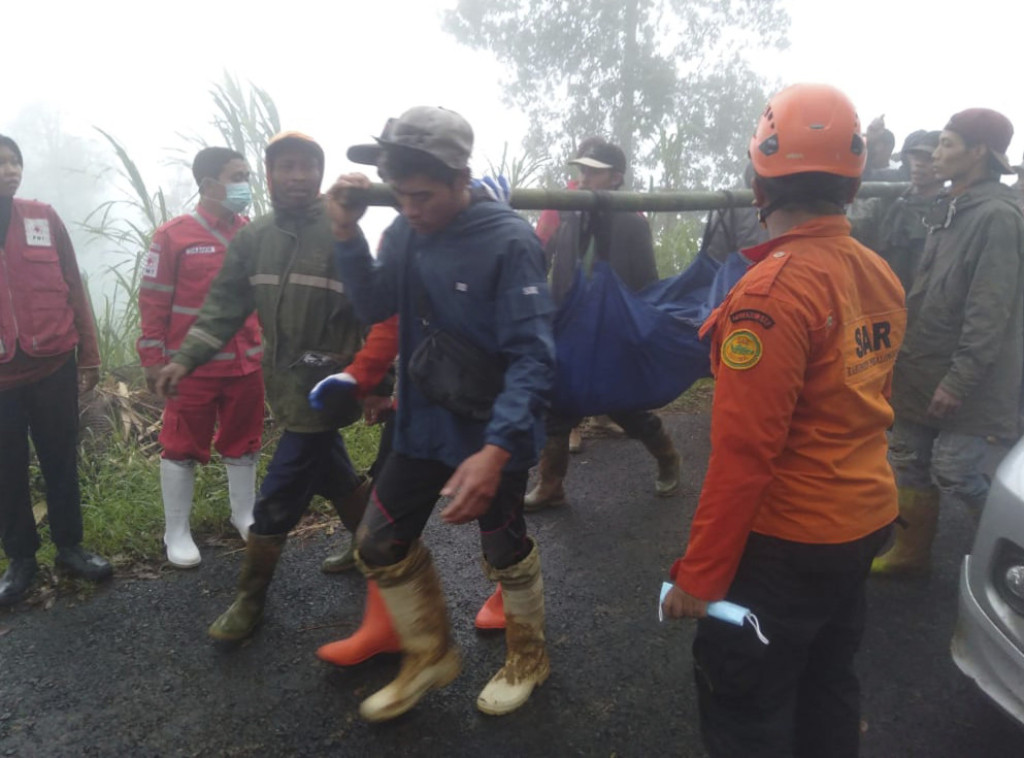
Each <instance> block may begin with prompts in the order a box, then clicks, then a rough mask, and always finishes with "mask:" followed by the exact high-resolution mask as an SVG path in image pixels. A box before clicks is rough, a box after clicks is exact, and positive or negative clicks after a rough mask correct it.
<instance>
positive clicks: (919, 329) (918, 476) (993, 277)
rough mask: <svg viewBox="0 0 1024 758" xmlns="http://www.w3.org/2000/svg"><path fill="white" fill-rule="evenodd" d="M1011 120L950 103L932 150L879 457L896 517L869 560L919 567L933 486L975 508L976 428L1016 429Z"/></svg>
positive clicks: (927, 542)
mask: <svg viewBox="0 0 1024 758" xmlns="http://www.w3.org/2000/svg"><path fill="white" fill-rule="evenodd" d="M1012 136H1013V126H1012V125H1011V124H1010V122H1009V120H1007V118H1006V117H1005V116H1003V115H1002V114H999V113H997V112H995V111H992V110H988V109H984V108H972V109H969V110H966V111H961V112H960V113H957V114H956V115H954V116H953V117H952V118H951V119H950V121H949V123H948V124H947V125H946V128H945V129H944V130H943V132H942V134H941V136H940V138H939V145H938V147H937V148H936V149H935V152H934V154H933V157H934V161H935V171H936V174H937V175H938V177H939V178H940V179H942V180H948V181H950V182H951V186H950V188H949V190H948V192H947V193H945V194H944V195H942V196H940V199H939V201H938V202H937V203H936V205H935V207H934V208H933V209H932V211H931V213H930V214H929V217H927V218H926V219H925V222H926V224H927V225H928V227H929V234H928V238H927V240H926V242H925V247H924V253H923V255H922V258H921V262H920V264H919V266H918V269H917V273H916V275H915V279H914V283H913V286H912V288H911V290H910V292H909V293H908V295H907V318H908V323H907V334H906V337H905V339H904V340H903V348H902V350H901V352H900V355H899V358H898V360H897V362H896V369H895V374H894V378H893V406H894V408H895V410H896V422H895V424H894V427H893V432H892V438H891V442H890V461H891V463H892V466H893V469H894V470H895V473H896V483H897V485H898V486H899V498H900V515H901V516H902V517H903V520H904V521H905V522H906V528H905V529H903V530H900V533H899V534H898V537H897V541H896V544H895V545H894V546H893V548H892V549H891V550H890V551H889V552H888V553H886V554H885V555H882V556H880V557H879V558H877V559H876V561H875V564H874V566H873V570H874V571H875V572H876V573H884V574H912V573H921V572H924V571H927V570H928V567H929V559H930V550H931V542H932V539H933V537H934V535H935V528H936V524H937V521H938V508H939V494H940V493H944V494H946V495H948V496H953V497H955V498H956V499H957V500H959V501H961V502H963V503H964V504H965V505H967V506H968V508H970V509H971V510H972V511H973V512H975V513H978V512H979V511H980V509H981V507H982V505H983V504H984V501H985V497H986V495H987V494H988V480H987V479H986V478H985V477H984V475H983V474H982V473H981V462H982V458H983V457H984V455H985V449H986V445H987V442H986V437H1003V438H1015V437H1016V436H1017V434H1018V428H1017V426H1018V421H1017V419H1018V406H1019V403H1020V387H1021V370H1022V366H1024V215H1022V213H1021V210H1020V208H1019V206H1018V204H1017V197H1016V194H1015V193H1014V191H1013V190H1012V189H1011V188H1010V187H1007V186H1005V185H1003V184H1001V183H1000V182H999V176H1000V174H1006V173H1012V169H1011V168H1010V163H1009V161H1008V160H1007V158H1006V148H1007V146H1008V145H1009V144H1010V138H1011V137H1012Z"/></svg>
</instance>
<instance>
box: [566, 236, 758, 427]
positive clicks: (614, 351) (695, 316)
mask: <svg viewBox="0 0 1024 758" xmlns="http://www.w3.org/2000/svg"><path fill="white" fill-rule="evenodd" d="M747 265H748V264H747V262H746V260H745V259H744V258H743V257H742V256H740V255H739V254H738V253H733V254H732V255H731V256H729V258H728V259H727V260H726V262H725V263H724V264H722V263H718V262H717V261H715V260H713V259H712V258H710V257H708V256H706V255H698V256H697V258H696V260H694V262H693V263H692V264H690V266H688V267H687V269H686V270H685V271H683V272H682V273H681V274H679V275H677V276H674V277H671V278H669V279H663V280H662V281H660V282H655V283H654V284H652V285H651V286H649V287H647V288H646V289H644V290H643V291H642V292H640V293H633V292H630V291H629V290H628V289H627V288H626V287H625V285H623V283H622V281H621V280H620V279H619V277H618V276H617V275H616V274H615V272H614V271H612V268H611V266H609V265H608V263H607V262H605V261H601V260H599V261H595V262H594V268H593V272H592V274H591V275H590V276H589V277H586V276H584V275H583V272H582V269H580V270H577V272H576V280H575V282H574V283H573V286H572V289H571V290H569V294H568V295H567V296H566V298H565V302H563V303H562V306H561V308H559V310H558V313H557V314H556V315H555V351H556V355H557V360H558V368H557V374H556V381H555V392H554V397H553V398H552V404H551V407H552V411H554V412H555V413H557V414H558V415H561V416H566V417H569V418H577V417H583V416H597V415H601V414H607V413H619V412H625V411H638V410H650V409H653V408H660V407H662V406H663V405H666V404H668V403H670V402H671V401H672V400H674V399H675V398H677V397H679V395H681V394H682V393H683V392H685V391H686V389H687V388H689V386H690V385H691V384H693V383H694V382H695V381H697V380H698V379H700V378H702V377H705V376H710V373H711V371H710V364H709V360H708V346H707V344H706V343H703V342H701V341H700V339H699V338H698V337H697V332H698V330H699V329H700V325H701V324H702V323H703V322H704V320H705V319H706V318H707V316H708V315H709V314H710V313H711V311H712V310H713V309H714V308H715V307H716V306H717V305H718V304H719V303H721V302H722V300H723V298H724V297H725V295H726V294H727V293H728V292H729V290H730V289H731V288H732V286H733V285H734V284H735V283H736V282H737V281H739V279H740V277H741V276H743V273H744V272H745V271H746V269H747Z"/></svg>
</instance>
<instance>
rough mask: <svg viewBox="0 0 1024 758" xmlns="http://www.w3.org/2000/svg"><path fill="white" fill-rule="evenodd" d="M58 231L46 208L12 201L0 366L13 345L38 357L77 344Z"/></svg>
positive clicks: (2, 263)
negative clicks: (59, 250) (60, 253)
mask: <svg viewBox="0 0 1024 758" xmlns="http://www.w3.org/2000/svg"><path fill="white" fill-rule="evenodd" d="M58 231H60V232H61V233H63V224H62V223H61V221H60V218H58V216H57V214H56V212H55V211H54V210H53V208H51V207H50V206H49V205H46V204H45V203H40V202H37V201H35V200H21V199H18V198H15V199H14V203H13V206H12V208H11V225H10V227H9V228H8V230H7V239H6V240H5V241H4V245H3V248H2V250H0V363H7V362H8V361H10V360H11V359H12V358H13V357H14V353H15V348H16V346H17V347H19V348H20V349H21V351H22V352H24V353H26V354H28V355H31V356H33V357H36V358H42V357H46V356H50V355H60V354H61V353H66V352H68V351H70V350H72V349H74V347H75V345H77V344H78V331H77V330H76V329H75V313H74V311H73V310H72V308H71V304H70V302H69V299H68V297H69V292H70V290H69V288H68V284H67V282H66V281H65V280H64V270H63V268H62V267H61V260H60V255H59V252H58V250H57V235H58Z"/></svg>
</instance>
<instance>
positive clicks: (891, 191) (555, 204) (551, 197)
mask: <svg viewBox="0 0 1024 758" xmlns="http://www.w3.org/2000/svg"><path fill="white" fill-rule="evenodd" d="M909 186H910V185H908V184H902V183H891V182H867V183H866V184H863V185H861V188H860V192H858V193H857V197H858V198H866V197H896V196H897V195H900V194H902V193H903V192H904V191H905V190H906V189H907V187H909ZM350 192H352V199H353V201H358V200H359V197H358V195H357V194H356V193H355V192H354V191H351V190H350ZM753 201H754V193H753V192H751V191H750V190H728V191H725V190H723V191H720V192H705V191H683V192H625V191H622V190H617V191H614V192H610V191H602V192H590V191H587V190H542V189H517V190H512V197H511V199H510V201H509V203H510V205H511V206H512V207H513V208H516V209H517V210H523V211H539V210H545V209H551V210H557V211H592V210H596V209H605V210H611V211H647V212H655V213H676V212H679V211H710V210H716V209H719V208H740V207H744V206H749V205H751V204H752V203H753ZM366 204H367V205H390V206H394V205H395V198H394V196H393V195H392V194H391V189H390V187H388V185H386V184H374V185H372V186H371V187H370V189H368V190H366Z"/></svg>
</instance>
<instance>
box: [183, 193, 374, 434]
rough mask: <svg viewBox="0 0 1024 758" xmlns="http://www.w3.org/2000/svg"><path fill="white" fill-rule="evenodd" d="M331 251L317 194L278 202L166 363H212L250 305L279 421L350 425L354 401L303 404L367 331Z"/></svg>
mask: <svg viewBox="0 0 1024 758" xmlns="http://www.w3.org/2000/svg"><path fill="white" fill-rule="evenodd" d="M333 251H334V237H333V235H332V234H331V227H330V222H329V221H328V219H327V216H326V214H325V213H324V210H323V205H322V203H321V201H320V200H319V199H318V200H317V201H316V202H315V203H314V204H313V205H312V206H310V207H309V208H306V209H304V210H303V211H302V212H290V211H283V210H280V209H278V210H275V211H274V213H272V214H269V215H267V216H263V217H262V218H260V219H257V220H256V221H254V222H253V223H251V224H249V225H248V226H246V227H244V228H243V229H241V230H240V231H239V232H238V234H236V235H235V237H234V239H233V240H232V241H231V245H230V246H229V247H228V252H227V255H226V256H225V259H224V265H223V267H222V268H221V270H220V273H219V274H218V275H217V277H216V279H214V281H213V284H212V285H211V286H210V291H209V293H208V294H207V296H206V300H205V301H204V302H203V307H202V309H201V310H200V312H199V316H198V318H197V319H196V322H195V324H193V325H192V328H191V329H190V330H189V332H188V334H187V335H186V337H185V340H184V341H183V342H182V344H181V347H180V348H179V350H178V351H177V352H176V353H175V354H174V356H173V358H172V361H173V362H174V363H179V364H181V365H183V366H185V367H186V368H188V369H189V370H190V371H191V370H192V369H194V368H195V367H196V366H200V365H202V364H203V363H206V362H207V361H209V360H211V359H212V358H213V356H214V355H215V354H216V353H217V351H218V350H219V349H220V348H221V346H222V345H224V344H225V343H226V342H227V341H228V340H229V339H230V338H231V336H232V335H234V334H235V332H237V331H238V329H239V328H240V327H241V325H242V324H243V323H244V322H245V319H246V317H247V316H248V315H249V314H250V313H252V312H253V311H254V310H255V311H256V313H257V315H258V317H259V320H260V326H261V328H262V329H263V377H264V382H265V384H266V391H267V401H268V402H269V403H270V408H271V410H272V411H273V413H274V417H275V419H276V421H277V422H278V423H279V424H280V425H282V426H283V427H284V428H285V429H288V430H290V431H295V432H320V431H327V430H329V429H336V428H339V427H342V426H347V425H348V424H351V423H352V422H353V421H355V420H356V419H357V418H358V417H359V404H358V403H357V402H356V401H355V400H354V399H352V398H350V397H349V398H345V399H343V400H342V401H341V402H339V403H337V404H335V405H334V406H332V407H329V408H328V409H327V410H325V411H316V410H314V409H313V408H311V407H310V405H309V401H308V395H309V391H310V390H311V389H312V388H313V385H315V384H316V383H317V382H319V381H320V380H321V379H323V378H324V377H325V376H327V375H329V374H333V373H336V372H338V371H341V370H342V369H343V368H344V367H345V366H347V365H348V364H349V363H350V362H351V360H352V358H353V357H354V356H355V354H356V352H358V350H359V349H360V348H361V347H362V344H363V336H364V334H365V330H364V329H363V327H362V326H361V325H360V324H359V322H358V321H357V320H356V317H355V314H354V313H353V311H352V306H351V304H350V303H349V299H348V297H347V296H346V295H345V294H344V289H343V287H342V284H341V281H340V280H339V279H338V278H337V276H336V274H335V272H334V264H333Z"/></svg>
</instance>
